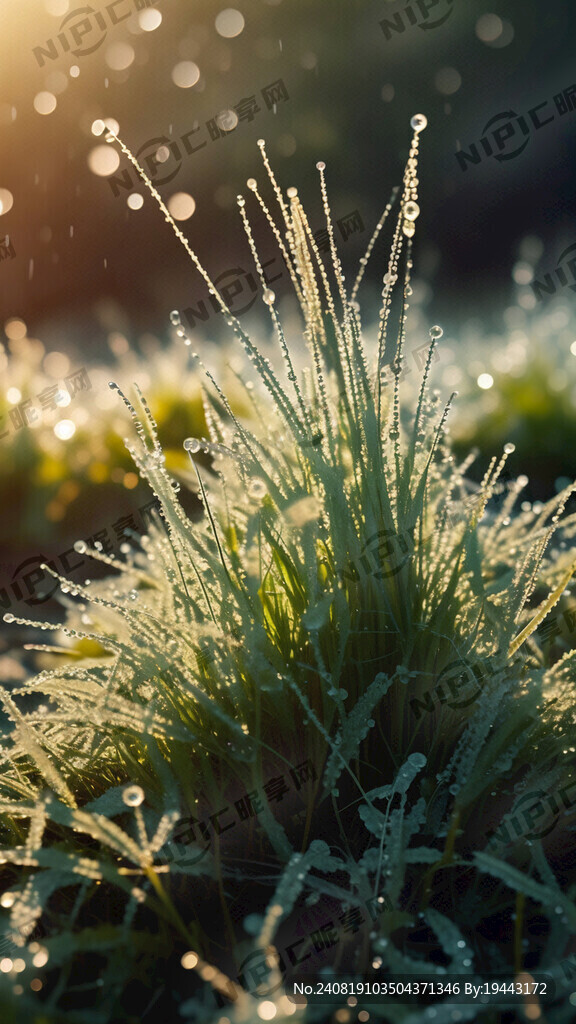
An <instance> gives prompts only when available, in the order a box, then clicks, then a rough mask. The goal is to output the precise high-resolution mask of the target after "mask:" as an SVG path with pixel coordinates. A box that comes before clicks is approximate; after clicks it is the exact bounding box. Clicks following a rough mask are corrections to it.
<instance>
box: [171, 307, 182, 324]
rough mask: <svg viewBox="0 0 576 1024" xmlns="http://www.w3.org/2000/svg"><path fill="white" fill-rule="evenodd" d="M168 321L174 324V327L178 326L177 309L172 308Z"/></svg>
mask: <svg viewBox="0 0 576 1024" xmlns="http://www.w3.org/2000/svg"><path fill="white" fill-rule="evenodd" d="M170 322H171V323H173V324H174V327H179V326H180V313H179V312H178V310H177V309H173V310H172V312H171V313H170Z"/></svg>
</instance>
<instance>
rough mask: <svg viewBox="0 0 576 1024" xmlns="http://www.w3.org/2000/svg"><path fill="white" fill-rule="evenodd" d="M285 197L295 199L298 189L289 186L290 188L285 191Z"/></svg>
mask: <svg viewBox="0 0 576 1024" xmlns="http://www.w3.org/2000/svg"><path fill="white" fill-rule="evenodd" d="M286 195H287V196H288V199H296V196H297V195H298V189H297V188H294V186H293V185H291V186H290V188H287V189H286Z"/></svg>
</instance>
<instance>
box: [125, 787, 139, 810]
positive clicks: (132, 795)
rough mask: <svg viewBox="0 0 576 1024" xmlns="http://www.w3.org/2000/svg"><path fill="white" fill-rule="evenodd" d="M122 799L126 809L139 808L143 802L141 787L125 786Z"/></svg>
mask: <svg viewBox="0 0 576 1024" xmlns="http://www.w3.org/2000/svg"><path fill="white" fill-rule="evenodd" d="M122 799H123V801H124V803H125V804H126V806H127V807H139V806H140V804H141V803H142V801H143V800H144V790H143V789H142V787H141V786H127V788H126V789H125V790H124V792H123V793H122Z"/></svg>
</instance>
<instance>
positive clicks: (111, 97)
mask: <svg viewBox="0 0 576 1024" xmlns="http://www.w3.org/2000/svg"><path fill="white" fill-rule="evenodd" d="M234 2H235V4H236V6H234V7H225V6H224V3H225V0H222V2H221V3H218V2H216V0H194V2H192V0H158V2H157V3H155V4H153V5H152V4H151V3H150V2H148V0H109V2H106V0H93V2H92V3H90V4H88V5H85V6H75V0H20V2H19V3H18V4H14V3H11V2H8V0H0V26H1V29H2V32H1V37H0V39H1V41H0V150H1V160H0V338H1V340H2V347H0V380H1V382H2V385H1V387H0V488H1V492H2V501H1V505H0V606H1V607H2V610H3V611H8V612H11V613H13V614H15V615H22V616H27V615H32V617H36V616H38V615H39V613H41V617H50V615H52V614H53V613H54V608H56V614H57V606H56V605H55V602H54V601H53V600H52V598H51V596H50V595H51V593H52V591H53V589H54V588H53V585H52V582H51V581H49V580H47V578H46V576H45V574H43V573H42V571H41V570H40V569H39V565H40V563H41V562H42V561H43V560H44V559H49V560H51V561H52V564H53V565H54V566H55V568H56V569H57V570H58V571H60V572H64V573H65V574H66V573H69V574H70V575H72V576H73V578H78V579H82V578H83V577H84V575H86V574H87V573H88V572H89V573H92V572H93V569H92V565H91V563H89V562H88V561H87V560H86V558H85V557H84V558H83V557H82V556H81V555H79V554H78V553H76V552H74V550H73V543H74V541H76V540H78V539H79V538H84V539H89V540H91V542H92V543H94V542H97V543H100V544H102V546H103V550H105V551H109V552H110V553H117V552H118V551H119V549H120V545H121V544H122V543H123V542H126V540H127V539H129V537H130V533H129V532H127V531H130V530H132V531H134V533H136V534H137V533H141V532H143V531H144V530H145V529H146V526H147V522H148V521H149V517H150V514H151V508H153V500H152V498H153V496H152V495H151V494H150V492H149V491H148V490H147V488H146V487H144V486H143V485H142V484H141V483H139V481H138V477H137V476H136V474H135V473H134V470H133V467H132V465H131V462H130V458H129V455H128V453H127V452H126V450H125V449H124V446H123V441H122V438H123V437H124V436H125V435H126V434H127V433H128V425H129V417H128V415H127V414H126V413H125V410H124V409H123V407H122V405H121V402H119V400H118V397H117V396H115V395H114V394H112V393H111V392H110V390H109V389H108V387H107V382H108V380H110V379H114V380H118V381H119V382H121V383H124V384H125V385H126V386H128V385H129V384H130V382H131V381H132V380H137V381H138V382H139V383H140V384H141V386H142V387H143V388H144V390H145V391H146V393H147V395H148V397H149V400H150V404H151V406H152V409H153V411H154V413H155V415H156V416H157V418H158V420H159V424H160V432H161V439H162V441H163V443H164V445H165V447H166V450H167V460H168V466H169V468H170V469H171V471H172V472H174V473H176V474H180V475H181V477H182V479H183V480H184V482H185V481H186V472H187V471H186V460H185V459H184V458H183V452H182V440H183V439H184V438H185V437H187V436H189V435H194V436H196V435H198V436H202V434H203V433H204V432H205V424H204V420H203V413H202V403H201V398H200V392H199V384H198V380H199V378H198V377H197V375H196V373H195V371H193V370H191V369H190V368H189V365H190V364H189V360H188V352H187V350H186V349H185V347H184V345H183V343H182V339H181V338H178V337H177V336H176V332H175V329H174V327H173V326H172V325H171V322H170V312H171V311H172V310H179V311H180V315H181V319H182V324H183V326H184V328H185V329H186V331H187V332H188V334H189V335H190V337H191V338H192V340H193V347H194V348H195V349H198V350H201V351H202V356H203V358H204V361H205V362H209V363H210V365H211V367H215V368H216V370H218V373H219V376H220V379H221V380H228V383H229V386H230V388H231V389H232V396H233V399H234V401H236V402H237V403H238V410H239V411H240V412H243V411H246V410H243V408H242V402H243V399H242V396H241V394H240V393H238V394H236V395H235V392H234V370H236V371H238V370H241V368H242V363H241V361H240V360H239V356H238V352H237V350H236V349H234V348H230V338H229V334H230V332H229V330H227V328H226V325H225V324H224V323H223V321H222V319H221V317H220V315H219V314H218V313H217V312H216V310H215V308H214V305H213V303H212V301H211V298H212V297H211V296H210V295H209V294H208V290H207V288H206V286H205V284H204V283H203V281H202V279H201V277H200V275H199V274H198V272H197V271H196V270H195V268H194V267H193V266H192V264H191V262H190V260H189V258H188V257H187V255H186V253H185V252H184V250H183V248H182V247H181V246H180V244H179V243H178V242H177V240H176V239H175V237H174V235H173V232H172V230H171V228H170V226H169V225H168V224H166V223H165V222H164V219H163V217H162V214H161V213H160V211H159V210H158V208H157V207H156V205H155V203H154V201H153V200H152V198H151V197H150V196H149V195H148V194H147V193H146V190H145V189H144V187H143V186H142V184H141V182H140V181H139V180H138V178H137V176H136V174H135V172H134V170H133V168H132V167H131V165H130V164H129V162H128V160H127V159H126V158H125V157H123V156H122V155H121V154H120V153H119V151H118V147H117V146H114V145H109V144H107V143H106V141H105V136H104V135H100V136H97V135H95V134H94V132H93V125H94V122H97V121H98V120H100V119H104V120H106V121H108V123H109V124H110V126H112V127H114V128H115V129H117V130H118V133H119V135H120V136H121V138H122V139H123V140H124V141H125V142H126V144H127V145H128V146H129V147H130V148H131V149H132V151H133V152H134V153H135V154H136V155H137V156H138V158H139V160H140V162H141V163H142V165H143V166H144V168H145V170H146V171H147V173H148V174H149V175H150V177H151V178H152V180H153V182H154V183H155V185H156V186H157V188H158V190H159V192H160V194H161V195H162V197H163V199H164V200H165V202H167V204H168V206H169V209H170V211H171V213H172V214H173V216H174V217H175V218H176V219H177V221H178V223H179V225H180V227H181V228H182V230H183V231H184V232H185V234H186V235H187V237H188V238H189V239H190V241H191V243H192V245H193V247H194V248H195V250H196V251H197V252H198V254H199V255H200V257H201V259H202V262H203V263H204V265H205V266H206V268H207V270H208V271H209V272H210V274H211V275H212V277H213V279H215V280H216V283H217V284H218V285H219V287H220V288H221V290H222V292H223V294H224V296H225V297H226V299H227V300H228V302H229V305H230V308H231V309H232V310H233V312H235V313H236V314H237V315H238V316H240V317H241V318H242V323H243V325H244V326H245V327H246V329H247V330H249V331H251V332H253V333H254V334H255V336H256V337H257V338H258V339H259V340H260V341H261V343H262V344H264V345H266V344H267V343H268V336H269V318H268V319H267V318H266V315H265V314H266V313H267V310H266V307H265V306H264V304H263V303H262V301H261V297H260V286H259V285H258V284H257V278H256V276H255V273H254V267H253V264H252V261H251V257H250V252H249V248H248V244H247V241H246V238H245V235H244V232H243V228H242V224H241V221H240V217H239V214H238V210H237V207H236V196H237V195H238V194H240V193H246V179H247V178H248V177H251V176H254V177H256V178H258V180H259V181H261V180H262V179H263V173H262V165H261V159H260V152H259V150H258V147H257V145H256V142H257V140H258V139H259V138H264V139H265V140H266V143H267V149H268V153H269V156H270V159H271V161H272V163H273V166H274V168H275V171H276V174H277V177H278V180H279V182H280V184H281V185H282V186H283V187H284V188H285V187H287V186H289V185H293V184H295V185H297V186H298V189H299V192H300V194H301V196H302V198H303V201H304V203H305V206H306V208H307V210H308V215H309V219H310V222H311V226H312V230H313V231H315V232H318V236H317V237H318V242H319V244H320V247H321V248H322V246H323V244H324V243H325V238H324V236H323V235H322V231H323V227H324V225H323V215H322V209H321V204H320V198H319V188H318V173H317V171H316V169H315V164H316V162H317V161H318V160H323V161H325V162H326V165H327V170H326V177H327V183H328V188H329V194H330V202H331V207H332V213H333V218H334V221H335V224H336V227H335V232H336V238H337V241H338V243H339V246H340V252H341V258H342V262H343V265H344V268H345V273H346V274H347V276H348V278H349V279H351V277H352V275H353V274H354V272H355V268H356V266H357V262H358V259H359V257H360V256H362V254H363V252H364V250H365V248H366V245H367V243H368V241H369V238H370V235H371V232H372V229H373V226H374V225H375V223H376V221H377V220H378V217H379V216H380V214H381V212H382V209H383V208H384V206H385V205H386V202H387V201H388V199H389V196H390V192H391V189H392V187H393V186H394V185H396V184H399V182H400V180H401V176H402V170H403V165H404V161H405V160H406V157H407V153H408V145H409V141H410V136H411V131H410V128H409V121H410V117H411V116H412V115H413V114H414V113H416V112H422V113H424V114H425V115H426V116H427V118H428V129H427V131H426V132H425V133H424V134H423V135H422V136H421V137H420V138H421V147H420V148H421V161H420V206H421V210H422V213H421V215H420V217H419V219H418V224H417V233H416V239H415V280H414V293H413V296H412V310H411V314H412V316H411V326H410V343H409V348H408V360H407V377H406V379H407V383H406V387H411V386H412V385H413V384H414V385H416V384H417V380H418V378H419V375H420V370H421V368H422V351H423V350H424V349H423V347H425V346H426V344H427V341H428V330H429V328H430V326H431V325H433V324H440V325H442V327H443V329H444V337H443V339H442V342H441V345H440V347H439V357H438V361H437V363H435V365H434V373H435V377H436V380H437V382H438V385H439V386H440V387H441V388H442V389H443V390H444V391H445V392H448V390H452V389H454V388H457V389H458V390H459V392H460V399H459V403H458V405H457V407H456V411H455V414H454V416H453V421H452V422H453V433H454V435H455V438H456V443H457V446H458V448H457V450H458V452H459V453H460V454H462V455H463V454H464V453H465V452H466V451H467V450H468V449H469V448H470V447H471V446H477V447H478V448H479V451H480V455H479V459H478V468H477V469H476V470H473V472H476V473H477V476H480V475H482V473H483V472H484V470H485V468H486V466H487V463H488V460H489V457H490V455H491V454H493V453H494V452H495V451H499V450H500V449H501V447H502V445H503V444H504V443H505V442H509V441H512V442H513V443H514V444H515V445H516V450H515V452H514V454H513V456H512V457H511V459H510V461H509V469H510V472H511V473H512V474H513V475H517V474H519V473H524V474H526V475H527V476H528V477H529V485H528V497H529V499H530V500H532V501H542V500H545V498H546V497H550V496H552V495H553V494H554V493H555V492H556V491H557V490H558V489H559V488H560V487H561V486H563V485H564V484H565V483H566V480H568V479H570V480H571V479H573V478H575V477H576V412H575V398H576V320H575V317H574V304H575V302H576V295H575V294H574V293H575V292H576V223H575V219H574V212H575V207H576V200H575V194H574V185H573V168H574V162H575V156H576V152H575V150H576V144H575V143H576V71H575V69H574V63H573V39H574V33H575V30H576V10H575V9H574V8H573V7H572V6H571V5H568V4H566V2H565V0H548V2H547V3H546V4H543V3H542V2H541V0H527V2H524V3H522V4H518V3H512V2H511V0H410V2H408V3H406V2H405V0H399V2H389V0H331V2H330V3H322V2H320V0H241V2H240V0H234ZM263 191H265V192H266V195H267V196H269V186H268V188H266V186H263ZM261 221H262V219H261V218H259V217H258V216H256V217H255V219H254V223H255V233H256V237H257V240H258V244H259V248H260V251H261V253H262V259H263V261H265V263H266V272H267V275H268V280H269V282H270V284H271V287H272V288H273V289H274V291H275V292H276V295H277V297H278V299H279V301H280V303H281V304H283V308H284V309H285V311H287V314H288V315H291V306H290V299H289V292H290V289H289V281H288V275H287V274H286V273H285V272H284V273H283V272H282V267H281V263H280V259H279V256H278V254H277V251H276V248H275V245H274V243H273V240H272V239H271V237H270V234H269V233H268V232H267V231H266V230H265V227H266V226H265V225H263V224H262V222H261ZM389 238H390V235H389V233H388V234H387V235H386V236H385V237H383V238H382V239H381V240H380V241H379V243H378V245H377V248H376V250H375V253H374V257H373V259H372V261H371V264H370V265H369V268H368V272H367V275H366V280H365V285H364V288H363V294H362V295H361V297H362V301H363V308H364V316H365V321H366V323H367V324H370V323H371V322H373V321H374V319H375V318H376V317H377V312H378V297H379V292H380V288H381V284H380V281H381V275H382V272H383V269H384V258H385V255H386V253H387V248H388V244H389ZM229 363H231V368H229V369H227V365H228V364H229ZM183 500H184V502H186V501H188V504H189V510H190V511H191V512H192V513H194V508H195V506H194V500H193V498H186V497H184V498H183ZM53 606H54V607H53ZM12 632H13V628H12ZM18 636H19V638H20V639H21V633H19V634H18ZM5 642H6V643H7V642H8V641H5Z"/></svg>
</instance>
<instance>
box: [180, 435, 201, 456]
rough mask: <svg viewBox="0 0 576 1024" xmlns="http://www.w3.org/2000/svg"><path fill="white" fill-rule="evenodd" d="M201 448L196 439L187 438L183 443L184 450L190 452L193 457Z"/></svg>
mask: <svg viewBox="0 0 576 1024" xmlns="http://www.w3.org/2000/svg"><path fill="white" fill-rule="evenodd" d="M201 447H202V443H201V442H200V441H199V440H198V438H197V437H187V438H186V440H185V441H184V448H185V449H186V451H187V452H192V454H193V455H195V454H196V452H199V451H200V449H201Z"/></svg>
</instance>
